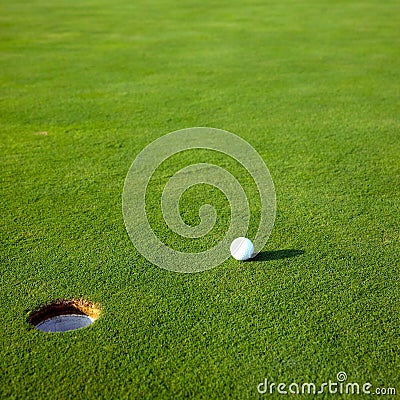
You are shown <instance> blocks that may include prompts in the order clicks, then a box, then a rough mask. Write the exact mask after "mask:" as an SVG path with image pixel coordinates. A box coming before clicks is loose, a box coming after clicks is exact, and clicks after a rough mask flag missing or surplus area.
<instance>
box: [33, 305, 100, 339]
mask: <svg viewBox="0 0 400 400" xmlns="http://www.w3.org/2000/svg"><path fill="white" fill-rule="evenodd" d="M99 315H100V308H99V307H98V306H96V305H95V304H93V303H91V302H88V301H86V300H83V299H71V300H58V301H56V302H54V303H51V304H49V305H47V306H44V307H41V308H40V309H39V310H37V311H34V312H33V313H32V314H31V315H30V316H29V323H30V324H32V325H33V326H34V327H35V328H36V329H39V330H40V331H43V332H67V331H73V330H76V329H81V328H85V327H87V326H89V325H91V324H92V323H93V322H94V321H96V319H97V318H98V317H99Z"/></svg>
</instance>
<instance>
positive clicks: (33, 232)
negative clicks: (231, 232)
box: [0, 0, 400, 399]
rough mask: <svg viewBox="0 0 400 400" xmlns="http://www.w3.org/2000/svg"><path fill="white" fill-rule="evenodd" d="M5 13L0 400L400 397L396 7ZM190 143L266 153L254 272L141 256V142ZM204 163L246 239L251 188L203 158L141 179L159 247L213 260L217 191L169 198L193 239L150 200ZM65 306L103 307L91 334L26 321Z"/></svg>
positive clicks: (290, 2) (220, 201)
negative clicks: (134, 224)
mask: <svg viewBox="0 0 400 400" xmlns="http://www.w3.org/2000/svg"><path fill="white" fill-rule="evenodd" d="M1 10H2V12H1V13H0V14H1V15H0V21H1V41H0V48H1V54H2V56H1V58H0V63H1V71H2V73H1V78H0V82H1V89H0V93H1V122H0V123H1V134H0V146H1V153H0V160H1V170H0V180H1V197H0V198H1V209H2V218H1V222H0V224H1V229H0V239H1V245H0V246H1V251H0V257H1V269H0V282H1V284H0V323H1V328H2V329H1V342H2V345H1V346H0V383H1V385H0V398H2V399H3V398H4V399H7V398H23V399H25V398H26V399H43V398H46V399H60V398H66V399H69V398H71V399H80V398H82V399H97V398H115V399H123V398H142V397H143V398H148V399H156V398H160V399H186V398H198V399H200V398H204V399H213V398H215V399H223V398H235V399H249V398H257V397H259V396H261V394H260V393H259V391H258V389H257V388H258V387H259V384H260V383H263V382H264V380H265V379H267V380H268V382H274V383H276V385H278V383H280V382H283V383H286V384H287V385H289V384H290V383H293V382H294V383H298V384H300V385H301V383H303V382H306V383H310V382H313V383H315V384H316V385H317V386H318V387H319V385H321V384H322V383H323V382H328V381H329V380H331V381H335V380H338V376H339V375H338V373H339V372H345V373H346V374H347V379H346V380H345V381H344V382H345V383H346V382H357V383H359V385H360V387H361V386H362V385H363V384H364V383H367V382H370V383H371V385H372V387H371V393H372V392H374V391H375V392H377V389H378V390H379V389H380V388H386V389H387V388H395V389H397V395H398V393H400V379H399V369H400V337H399V332H400V285H399V284H400V278H399V260H398V257H399V245H400V229H399V227H400V159H399V154H400V135H399V128H400V123H399V109H400V101H399V93H400V72H399V71H400V69H399V65H400V53H399V37H400V35H399V34H400V30H399V23H398V22H399V21H398V15H399V12H400V5H399V2H398V1H394V0H393V1H391V0H390V1H386V2H382V1H377V0H366V1H363V2H360V1H316V0H305V1H302V2H299V1H294V0H284V1H280V2H260V1H249V2H242V1H237V0H234V1H230V2H218V1H217V2H211V1H204V2H201V4H200V3H199V2H197V1H184V2H172V1H167V0H152V1H135V2H132V1H128V0H115V1H106V0H82V1H80V2H79V3H78V2H73V3H71V2H70V1H66V0H59V1H56V2H55V1H50V0H40V1H39V0H32V1H30V2H28V3H27V2H26V1H22V0H13V1H12V2H10V1H8V2H6V1H2V4H1ZM194 126H209V127H215V128H219V129H223V130H226V131H230V132H233V133H235V134H236V135H238V136H240V137H241V138H242V139H244V140H246V141H247V142H248V143H249V144H250V145H251V146H252V147H254V149H256V150H257V152H258V153H259V154H260V156H261V157H262V159H263V161H264V162H265V164H266V165H267V166H268V169H269V171H270V173H271V176H272V178H273V181H274V185H275V189H276V194H277V214H276V221H275V225H274V229H273V231H272V234H271V236H270V238H269V240H268V242H267V244H266V246H265V248H264V249H263V251H262V252H261V254H260V255H259V256H258V257H257V258H256V259H255V260H253V261H251V262H239V261H236V260H234V259H233V258H229V259H228V260H226V261H225V262H223V263H222V264H220V265H218V266H216V267H215V268H212V269H209V270H207V271H204V272H198V273H193V274H181V273H175V272H172V271H168V270H165V269H162V268H160V267H158V266H156V265H153V264H152V263H150V262H149V261H147V260H146V258H145V257H143V256H142V255H141V254H140V253H139V252H138V251H137V250H136V248H135V247H134V245H133V244H132V242H131V241H130V238H129V236H128V234H127V231H126V229H125V225H124V220H123V214H122V192H123V187H124V180H125V177H126V175H127V173H128V170H129V168H130V166H131V164H132V162H133V161H134V159H135V157H136V156H137V155H138V154H139V153H140V152H141V151H142V150H143V148H145V146H147V145H148V144H150V143H151V142H153V141H154V140H156V139H157V138H160V137H161V136H163V135H165V134H167V133H169V132H172V131H176V130H178V129H183V128H188V127H194ZM197 163H210V164H211V163H212V164H216V165H218V166H219V167H221V168H224V169H225V170H227V171H229V172H230V173H231V174H232V175H233V176H235V177H236V178H237V180H238V181H239V182H240V185H241V186H242V187H243V190H244V192H245V194H246V196H247V198H248V200H249V210H250V221H249V224H250V227H249V233H248V236H249V237H250V238H252V237H254V235H255V233H256V229H257V223H258V222H259V220H260V203H259V201H257V193H256V188H255V187H254V182H253V181H252V179H251V177H250V176H249V175H248V174H246V173H245V172H243V171H242V169H241V166H240V165H238V163H237V162H235V160H234V159H232V158H229V157H224V155H223V154H219V153H216V152H213V151H207V150H204V149H203V150H190V151H186V152H182V153H180V154H178V155H176V156H174V157H171V158H170V159H168V160H166V161H165V163H163V164H162V165H161V166H160V167H159V168H158V169H157V170H156V172H155V174H154V177H153V178H152V179H151V181H150V182H149V188H148V189H149V190H148V193H147V198H146V200H147V203H146V209H147V211H148V220H149V224H150V225H151V227H152V228H153V230H154V232H155V233H156V234H157V236H158V237H159V238H160V240H162V242H163V243H165V244H168V245H169V246H171V247H172V248H175V249H177V250H179V251H183V252H198V251H204V250H205V249H207V248H209V247H210V246H214V245H216V244H217V243H218V242H219V240H220V238H221V237H223V235H224V233H225V232H226V231H227V229H228V228H229V221H230V210H229V203H228V202H227V199H226V197H225V196H224V195H223V194H222V193H221V192H220V191H218V190H217V189H215V188H213V187H211V186H209V185H196V187H192V188H190V190H188V191H186V192H185V193H184V194H183V195H182V198H181V202H180V211H181V216H182V220H183V221H184V222H185V223H186V224H187V225H192V226H196V225H198V224H199V223H200V218H199V214H198V210H199V209H200V207H201V206H202V205H204V204H212V205H213V206H214V208H215V210H216V211H217V213H216V218H217V223H216V225H215V227H214V228H213V229H212V230H211V231H210V232H209V233H208V234H207V235H206V236H205V237H203V238H194V239H190V240H187V239H186V238H182V237H180V236H179V235H177V234H174V233H173V232H171V231H170V230H169V229H168V226H167V224H166V223H165V221H164V220H163V214H162V209H161V206H160V196H161V194H162V189H163V187H164V186H165V184H166V183H167V182H168V180H169V178H170V177H172V176H173V175H174V173H176V172H177V171H178V170H180V169H182V168H185V167H187V166H189V165H192V164H197ZM228 250H229V249H228ZM59 299H66V300H68V299H85V300H87V301H90V302H93V303H95V304H98V305H99V306H100V308H101V313H100V316H99V318H98V319H97V320H96V321H95V322H94V323H93V324H91V325H90V326H88V327H86V328H84V329H79V330H74V331H70V332H64V333H45V332H41V331H39V330H37V329H35V328H34V327H33V326H31V325H30V324H29V322H28V319H29V316H30V313H31V312H32V311H33V310H37V309H38V307H40V306H41V305H45V304H49V303H51V302H53V301H56V300H59ZM343 376H344V375H340V376H339V377H340V378H341V377H343ZM261 388H262V387H261ZM267 396H269V397H270V398H281V397H282V396H283V395H281V394H278V393H277V389H276V388H275V391H274V393H273V394H265V397H267ZM341 396H342V398H346V395H344V394H343V395H341ZM353 397H354V396H353ZM368 397H370V396H368V395H366V394H365V395H364V394H359V395H358V396H357V398H368ZM320 398H331V396H330V395H329V393H328V392H327V390H325V392H324V393H323V394H321V395H320ZM338 398H339V395H338ZM387 398H395V395H394V394H392V395H390V396H389V397H387Z"/></svg>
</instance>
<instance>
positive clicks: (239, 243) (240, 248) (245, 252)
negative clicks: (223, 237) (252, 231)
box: [230, 237, 254, 261]
mask: <svg viewBox="0 0 400 400" xmlns="http://www.w3.org/2000/svg"><path fill="white" fill-rule="evenodd" d="M230 250H231V254H232V257H233V258H235V259H236V260H240V261H244V260H248V259H249V258H251V257H252V256H253V254H254V246H253V243H252V242H251V240H250V239H247V238H245V237H238V238H237V239H235V240H234V241H233V242H232V244H231V247H230Z"/></svg>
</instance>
